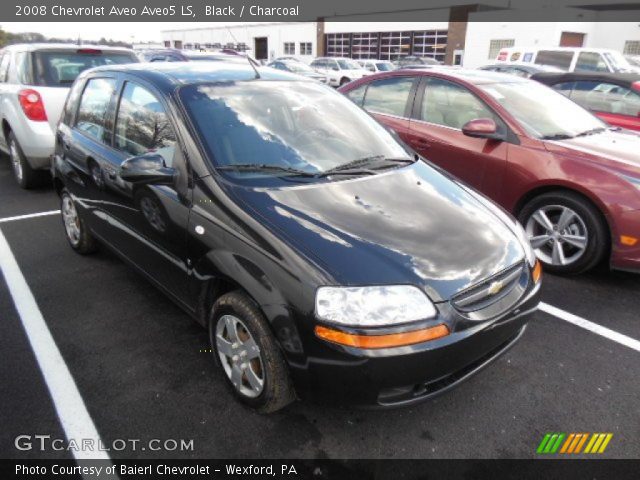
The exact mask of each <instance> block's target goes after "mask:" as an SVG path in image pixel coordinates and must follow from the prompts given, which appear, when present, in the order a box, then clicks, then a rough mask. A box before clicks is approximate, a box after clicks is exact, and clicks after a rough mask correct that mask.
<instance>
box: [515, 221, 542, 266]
mask: <svg viewBox="0 0 640 480" xmlns="http://www.w3.org/2000/svg"><path fill="white" fill-rule="evenodd" d="M514 231H515V233H516V236H517V237H518V240H520V243H521V244H522V248H524V253H525V255H526V256H527V262H529V266H531V267H533V266H534V265H535V264H536V260H537V258H536V252H534V251H533V248H532V247H531V242H530V241H529V236H528V235H527V232H525V230H524V228H522V225H520V222H517V221H516V227H515V229H514Z"/></svg>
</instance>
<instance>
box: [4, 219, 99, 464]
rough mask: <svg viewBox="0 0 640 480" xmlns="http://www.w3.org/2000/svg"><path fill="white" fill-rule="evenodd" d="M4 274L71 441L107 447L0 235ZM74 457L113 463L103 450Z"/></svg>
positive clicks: (9, 250) (27, 286)
mask: <svg viewBox="0 0 640 480" xmlns="http://www.w3.org/2000/svg"><path fill="white" fill-rule="evenodd" d="M0 270H2V274H3V276H4V279H5V281H6V283H7V286H8V287H9V292H10V293H11V297H12V299H13V303H14V304H15V307H16V310H17V311H18V314H19V316H20V320H21V321H22V326H23V327H24V330H25V332H26V334H27V338H28V339H29V343H30V344H31V348H32V349H33V353H34V355H35V357H36V360H37V361H38V365H39V366H40V370H41V371H42V376H43V377H44V380H45V382H46V384H47V387H48V389H49V393H50V394H51V398H52V399H53V403H54V405H55V408H56V411H57V413H58V417H59V419H60V423H61V424H62V428H63V429H64V432H65V435H66V436H67V439H68V440H71V439H74V440H75V441H76V442H78V444H79V445H81V442H82V441H83V439H91V440H93V445H96V446H97V445H104V444H103V443H101V440H100V435H99V434H98V431H97V430H96V427H95V425H94V424H93V420H91V416H90V415H89V412H88V411H87V407H86V406H85V404H84V401H83V400H82V397H81V396H80V392H78V387H77V386H76V383H75V382H74V380H73V377H72V376H71V373H70V372H69V368H68V367H67V364H66V363H65V362H64V359H63V358H62V355H61V354H60V351H59V350H58V347H57V345H56V343H55V341H54V340H53V337H52V336H51V332H50V331H49V328H48V327H47V324H46V322H45V321H44V318H43V317H42V313H41V312H40V309H39V308H38V304H37V303H36V300H35V298H34V297H33V294H32V293H31V290H30V289H29V285H27V281H26V280H25V278H24V275H23V274H22V271H21V270H20V267H19V266H18V262H16V259H15V257H14V256H13V252H12V251H11V248H10V247H9V244H8V243H7V240H6V238H5V236H4V234H3V233H2V231H0ZM99 442H100V443H99ZM72 453H73V456H74V457H75V458H76V459H77V460H82V459H89V458H93V459H99V460H109V456H108V455H107V453H106V452H104V451H100V450H96V451H82V450H78V451H76V450H74V449H72Z"/></svg>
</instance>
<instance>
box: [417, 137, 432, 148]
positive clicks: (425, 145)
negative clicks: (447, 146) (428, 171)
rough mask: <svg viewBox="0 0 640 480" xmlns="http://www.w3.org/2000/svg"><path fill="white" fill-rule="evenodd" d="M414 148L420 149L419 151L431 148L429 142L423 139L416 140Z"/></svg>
mask: <svg viewBox="0 0 640 480" xmlns="http://www.w3.org/2000/svg"><path fill="white" fill-rule="evenodd" d="M415 143H416V147H417V148H419V149H421V150H426V149H428V148H431V144H430V143H429V142H427V141H426V140H425V139H424V138H420V139H418V140H416V142H415Z"/></svg>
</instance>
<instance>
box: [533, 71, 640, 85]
mask: <svg viewBox="0 0 640 480" xmlns="http://www.w3.org/2000/svg"><path fill="white" fill-rule="evenodd" d="M531 78H533V79H534V80H537V81H539V82H542V83H545V84H547V85H552V84H555V83H560V82H576V81H595V82H603V83H604V82H609V83H615V84H619V85H627V86H628V85H631V84H632V83H634V82H638V81H640V74H639V73H591V72H567V73H537V74H535V75H534V76H533V77H531Z"/></svg>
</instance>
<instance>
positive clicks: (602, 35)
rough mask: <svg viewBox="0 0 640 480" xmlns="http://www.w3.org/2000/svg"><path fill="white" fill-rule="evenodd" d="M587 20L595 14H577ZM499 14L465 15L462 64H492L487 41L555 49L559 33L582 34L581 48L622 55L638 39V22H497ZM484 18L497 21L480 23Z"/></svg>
mask: <svg viewBox="0 0 640 480" xmlns="http://www.w3.org/2000/svg"><path fill="white" fill-rule="evenodd" d="M580 13H581V14H582V15H584V16H586V17H588V18H589V19H590V20H600V19H601V17H600V16H599V15H598V14H592V13H588V12H587V13H585V12H584V11H582V12H580ZM499 17H500V13H499V12H482V13H474V14H471V15H470V16H469V23H468V25H467V36H466V40H465V51H464V60H463V65H464V66H465V67H468V68H477V67H479V66H482V65H486V64H488V63H492V62H493V61H494V60H495V58H489V46H490V42H491V40H503V39H505V40H506V39H513V40H514V41H515V46H516V47H538V48H544V47H557V46H559V45H560V37H561V35H562V32H575V33H584V34H585V40H584V46H585V47H593V48H611V49H614V50H617V51H620V52H622V50H623V48H624V43H625V41H627V40H640V27H639V26H638V25H639V24H638V22H601V21H588V22H585V21H581V22H510V21H502V22H501V21H499ZM486 19H491V20H496V19H497V20H498V21H483V20H486Z"/></svg>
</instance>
